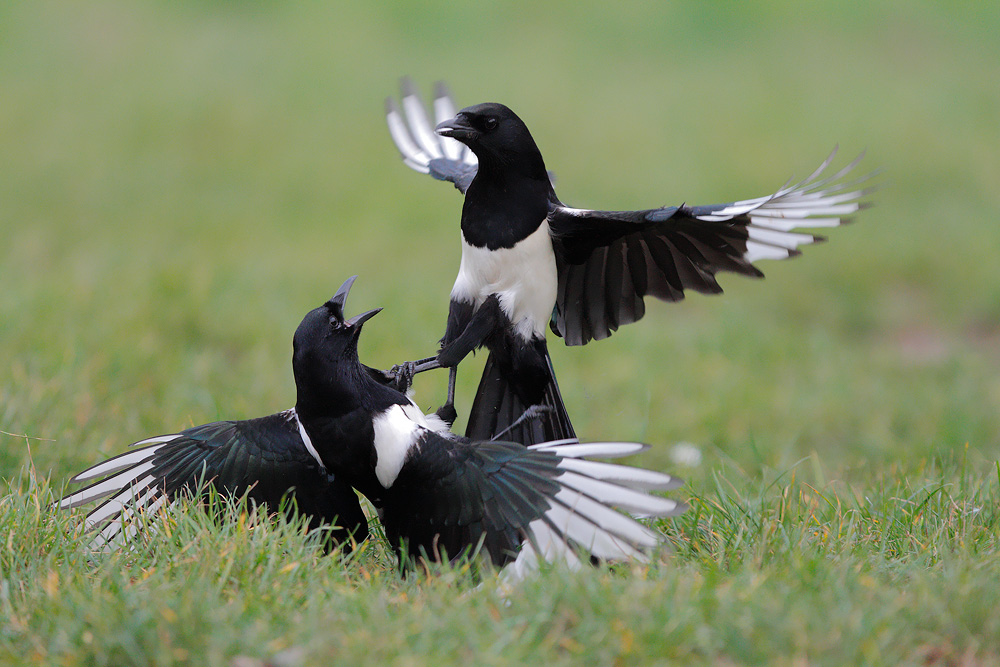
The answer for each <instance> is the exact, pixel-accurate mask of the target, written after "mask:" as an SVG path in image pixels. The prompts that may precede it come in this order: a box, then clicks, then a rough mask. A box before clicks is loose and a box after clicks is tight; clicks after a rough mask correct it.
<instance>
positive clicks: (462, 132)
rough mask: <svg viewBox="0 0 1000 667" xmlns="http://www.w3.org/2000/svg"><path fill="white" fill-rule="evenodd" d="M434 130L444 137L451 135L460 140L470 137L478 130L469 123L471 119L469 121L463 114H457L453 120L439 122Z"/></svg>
mask: <svg viewBox="0 0 1000 667" xmlns="http://www.w3.org/2000/svg"><path fill="white" fill-rule="evenodd" d="M434 131H435V132H437V133H438V134H440V135H441V136H442V137H451V138H452V139H458V140H459V141H462V140H463V139H468V138H469V137H471V136H472V135H473V134H475V132H476V130H475V128H474V127H472V126H471V125H469V121H467V120H466V119H465V116H463V115H462V114H459V115H457V116H455V117H454V118H452V119H451V120H446V121H444V122H442V123H438V125H437V127H435V128H434Z"/></svg>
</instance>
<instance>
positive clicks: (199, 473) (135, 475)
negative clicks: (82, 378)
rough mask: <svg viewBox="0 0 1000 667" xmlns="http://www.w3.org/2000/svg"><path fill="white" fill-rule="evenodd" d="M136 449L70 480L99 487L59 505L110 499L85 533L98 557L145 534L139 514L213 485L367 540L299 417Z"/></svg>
mask: <svg viewBox="0 0 1000 667" xmlns="http://www.w3.org/2000/svg"><path fill="white" fill-rule="evenodd" d="M135 444H136V445H140V446H141V447H140V448H139V449H134V450H131V451H129V452H126V453H124V454H120V455H119V456H116V457H114V458H111V459H108V460H107V461H104V462H102V463H99V464H97V465H95V466H92V467H91V468H89V469H87V470H85V471H83V472H82V473H80V474H79V475H77V476H75V477H74V478H73V479H71V480H70V481H71V482H85V481H91V480H98V481H94V482H92V483H91V484H90V485H89V486H87V487H85V488H83V489H80V490H79V491H76V492H75V493H71V494H69V495H67V496H66V497H65V498H63V499H62V500H61V501H60V503H59V506H60V507H62V508H72V507H79V506H81V505H85V504H87V503H90V502H92V501H94V500H99V499H102V498H106V500H104V501H103V502H102V503H101V504H100V505H98V506H97V507H96V508H94V509H93V510H91V511H90V512H89V513H88V514H87V517H86V525H87V526H88V527H91V528H98V527H99V528H101V530H100V532H99V533H98V534H97V535H96V536H95V537H94V539H93V540H92V542H91V548H92V549H94V550H101V551H103V550H108V549H112V548H116V547H118V546H120V545H121V544H122V543H123V542H124V541H126V540H127V539H128V538H130V537H132V536H134V535H135V534H136V533H137V532H138V531H139V530H140V529H141V526H142V522H141V521H140V520H139V515H140V514H147V515H148V514H151V513H153V512H155V511H156V510H158V509H159V508H160V507H162V506H163V505H164V504H166V503H167V502H169V500H170V499H172V498H174V497H175V496H177V495H178V494H179V493H181V492H182V491H184V490H186V491H187V492H189V493H197V492H199V491H201V492H204V491H205V490H206V489H207V486H208V485H211V486H213V487H214V488H215V489H216V490H218V491H219V492H220V493H222V494H224V495H226V496H229V495H233V496H236V497H241V496H243V495H246V496H247V497H248V498H249V499H251V500H253V501H254V502H257V503H263V504H265V505H268V506H270V507H272V508H273V509H277V508H278V506H279V505H280V504H281V502H282V501H283V500H286V497H294V499H295V505H296V507H297V509H298V511H299V512H300V513H302V514H303V515H306V516H309V517H311V518H310V525H311V527H313V528H318V527H320V526H331V525H335V526H337V527H336V528H335V529H333V530H332V531H331V537H333V538H334V539H335V540H337V541H338V542H344V543H345V544H348V546H349V538H350V537H351V536H353V537H354V539H356V540H358V541H360V540H362V539H364V538H365V537H366V536H367V534H368V529H367V522H366V520H365V518H364V514H363V513H362V511H361V506H360V504H359V502H358V497H357V494H356V493H355V492H354V490H353V489H352V488H351V487H350V486H349V485H347V484H344V483H343V482H340V481H339V480H335V479H334V478H333V477H332V476H331V475H329V474H328V473H327V472H326V470H325V469H323V468H322V467H321V465H320V463H319V461H318V460H317V458H315V457H314V456H313V455H312V454H311V453H310V451H309V450H308V449H307V447H306V445H305V444H304V441H303V439H302V437H301V436H300V433H299V428H298V418H297V416H296V415H295V413H294V411H291V410H289V411H286V412H283V413H280V414H275V415H270V416H268V417H262V418H260V419H250V420H246V421H222V422H213V423H211V424H205V425H203V426H196V427H194V428H190V429H187V430H185V431H182V432H180V433H178V434H174V435H164V436H158V437H155V438H150V439H148V440H143V441H142V442H138V443H135ZM289 509H291V507H290V506H289Z"/></svg>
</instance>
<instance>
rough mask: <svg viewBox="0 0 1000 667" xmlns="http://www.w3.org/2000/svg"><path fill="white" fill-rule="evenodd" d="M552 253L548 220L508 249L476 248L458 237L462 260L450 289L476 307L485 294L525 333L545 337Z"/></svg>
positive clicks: (552, 294)
mask: <svg viewBox="0 0 1000 667" xmlns="http://www.w3.org/2000/svg"><path fill="white" fill-rule="evenodd" d="M556 287H557V276H556V256H555V253H553V251H552V239H551V238H550V236H549V223H548V222H547V221H543V222H542V224H541V226H539V228H538V229H537V230H536V231H535V232H534V233H533V234H532V235H531V236H529V237H528V238H526V239H524V240H523V241H521V242H520V243H518V244H517V245H516V246H514V247H513V248H502V249H500V250H489V249H487V248H476V247H474V246H471V245H469V244H468V243H466V242H465V239H464V238H463V239H462V263H461V265H460V266H459V267H458V278H456V279H455V286H454V287H453V288H452V290H451V298H452V299H453V300H455V301H464V302H467V303H469V302H471V303H473V304H475V305H476V307H477V308H478V307H479V306H480V305H482V303H483V301H485V300H486V299H487V297H489V296H490V295H491V294H496V295H497V296H498V297H499V298H500V306H501V307H502V308H503V310H504V313H506V314H507V317H509V318H510V321H511V322H513V323H514V327H515V329H516V330H517V332H518V333H519V334H521V335H522V336H524V337H525V338H528V337H531V336H535V337H539V338H544V337H545V326H546V325H547V324H548V321H549V318H551V317H552V308H553V307H554V306H555V304H556Z"/></svg>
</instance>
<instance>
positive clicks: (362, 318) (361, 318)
mask: <svg viewBox="0 0 1000 667" xmlns="http://www.w3.org/2000/svg"><path fill="white" fill-rule="evenodd" d="M381 311H382V309H381V308H375V309H373V310H369V311H368V312H367V313H361V314H360V315H355V316H354V317H352V318H351V319H349V320H347V322H345V324H346V325H347V326H349V327H359V328H360V327H361V325H362V324H364V323H365V322H367V321H368V320H370V319H371V318H373V317H375V316H376V315H378V314H379V313H380V312H381Z"/></svg>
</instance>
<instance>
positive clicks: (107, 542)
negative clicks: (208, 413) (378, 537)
mask: <svg viewBox="0 0 1000 667" xmlns="http://www.w3.org/2000/svg"><path fill="white" fill-rule="evenodd" d="M351 282H352V281H348V282H347V283H345V284H344V285H343V286H342V287H341V289H340V290H339V291H338V292H337V293H336V295H335V296H334V297H333V299H331V303H332V304H337V303H340V304H342V303H343V301H344V299H346V297H347V293H348V291H349V289H350V285H351ZM374 312H376V311H371V312H368V313H364V314H362V315H359V316H358V317H356V318H354V319H353V320H351V323H350V324H351V326H354V327H360V325H361V324H362V323H363V322H364V320H365V319H367V318H368V317H371V316H372V315H373V314H374ZM293 370H294V371H295V372H296V373H298V372H299V371H298V370H296V368H295V364H294V363H293ZM365 370H366V372H367V373H369V374H370V376H371V377H372V378H373V381H382V382H391V381H392V379H391V378H390V376H389V374H388V373H384V372H382V371H379V370H376V369H373V368H368V367H365ZM299 402H304V403H305V404H307V405H308V404H309V402H310V397H309V396H308V395H303V394H302V393H300V394H299ZM131 446H132V447H136V449H134V450H132V451H129V452H126V453H124V454H120V455H118V456H115V457H113V458H111V459H108V460H106V461H103V462H101V463H98V464H97V465H94V466H92V467H90V468H88V469H87V470H84V471H83V472H81V473H79V474H78V475H76V476H75V477H73V478H72V479H71V480H70V482H71V483H79V482H91V484H90V485H89V486H87V487H85V488H83V489H80V490H78V491H76V492H74V493H71V494H68V495H67V496H65V497H64V498H63V499H62V500H61V501H60V503H59V506H60V507H62V508H66V509H68V508H74V507H79V506H82V505H86V504H89V503H91V502H93V501H96V500H100V499H105V500H104V501H103V502H102V503H101V504H100V505H98V506H97V507H96V508H94V509H92V510H91V511H90V512H89V513H88V514H87V516H86V519H85V524H86V525H87V526H88V527H89V528H95V529H97V528H99V529H100V530H99V531H97V533H96V535H95V536H94V538H93V539H92V540H91V543H90V549H91V550H93V551H109V550H111V549H114V548H117V547H118V546H121V545H122V544H124V543H126V542H127V541H128V540H129V539H130V538H131V537H133V536H135V535H136V534H137V533H138V531H139V530H140V529H141V526H142V525H143V522H142V521H141V519H140V516H139V515H140V514H141V513H145V514H147V515H149V514H152V513H154V512H156V511H157V510H158V509H159V508H160V507H162V506H163V505H165V504H166V503H167V502H169V501H170V500H171V499H173V498H176V497H177V496H178V495H180V494H182V493H186V494H206V493H208V490H209V487H212V488H214V490H215V491H217V492H219V493H220V494H222V495H223V496H226V497H228V496H235V497H242V496H244V495H245V496H246V497H247V498H248V500H250V501H252V502H254V503H258V504H262V505H265V506H268V507H270V508H273V509H277V508H279V507H281V506H284V507H285V508H286V509H287V511H288V512H289V513H291V512H292V510H293V508H294V509H297V511H298V512H299V513H300V514H302V515H304V516H307V517H308V525H309V527H310V529H325V530H326V531H327V533H328V535H327V540H326V543H327V545H328V546H330V547H332V546H334V545H337V544H340V545H342V546H343V549H344V550H345V551H350V550H351V548H352V544H353V543H356V542H361V541H363V540H364V539H365V538H366V537H367V536H368V523H367V520H366V519H365V515H364V513H363V512H362V510H361V505H360V503H359V500H358V496H357V494H356V493H355V491H354V489H353V487H351V485H350V484H347V483H345V482H344V481H343V480H341V479H339V478H338V477H336V476H335V475H333V474H332V473H331V472H330V471H329V470H328V469H327V467H326V466H325V465H324V463H323V460H322V459H321V458H320V455H319V453H318V452H317V451H316V447H315V446H314V445H313V443H312V440H311V439H310V438H309V434H308V432H307V431H306V429H305V427H304V426H303V422H302V419H301V418H300V416H299V412H298V410H297V409H296V408H294V407H293V408H291V409H288V410H285V411H283V412H279V413H276V414H272V415H268V416H266V417H260V418H257V419H245V420H238V421H218V422H213V423H210V424H204V425H201V426H195V427H193V428H189V429H185V430H183V431H180V432H179V433H174V434H170V435H159V436H156V437H153V438H147V439H145V440H141V441H139V442H136V443H134V444H133V445H131ZM290 501H294V502H290Z"/></svg>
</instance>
